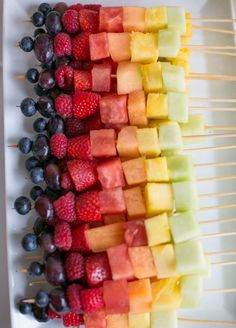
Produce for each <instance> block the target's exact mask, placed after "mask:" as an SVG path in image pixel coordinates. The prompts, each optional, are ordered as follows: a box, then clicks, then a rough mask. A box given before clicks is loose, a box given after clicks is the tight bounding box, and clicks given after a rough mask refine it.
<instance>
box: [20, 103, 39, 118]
mask: <svg viewBox="0 0 236 328" xmlns="http://www.w3.org/2000/svg"><path fill="white" fill-rule="evenodd" d="M20 109H21V112H22V114H23V115H25V116H27V117H31V116H33V115H35V114H36V112H37V108H36V103H35V101H34V100H33V99H32V98H25V99H23V100H22V102H21V104H20Z"/></svg>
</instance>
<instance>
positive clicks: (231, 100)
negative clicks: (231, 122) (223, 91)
mask: <svg viewBox="0 0 236 328" xmlns="http://www.w3.org/2000/svg"><path fill="white" fill-rule="evenodd" d="M189 101H190V102H215V103H236V98H197V97H190V98H189Z"/></svg>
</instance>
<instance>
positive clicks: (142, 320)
mask: <svg viewBox="0 0 236 328" xmlns="http://www.w3.org/2000/svg"><path fill="white" fill-rule="evenodd" d="M137 327H142V328H150V313H138V314H136V313H129V328H137Z"/></svg>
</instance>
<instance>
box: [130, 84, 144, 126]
mask: <svg viewBox="0 0 236 328" xmlns="http://www.w3.org/2000/svg"><path fill="white" fill-rule="evenodd" d="M128 114H129V122H130V125H135V126H138V127H145V126H147V125H148V120H147V117H146V99H145V93H144V91H134V92H131V93H130V94H129V95H128Z"/></svg>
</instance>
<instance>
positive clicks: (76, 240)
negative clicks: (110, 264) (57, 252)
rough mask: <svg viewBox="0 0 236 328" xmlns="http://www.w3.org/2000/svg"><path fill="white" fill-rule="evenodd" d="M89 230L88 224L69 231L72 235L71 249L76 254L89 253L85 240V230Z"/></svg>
mask: <svg viewBox="0 0 236 328" xmlns="http://www.w3.org/2000/svg"><path fill="white" fill-rule="evenodd" d="M88 229H89V225H88V224H83V225H81V226H78V227H74V228H72V229H71V233H72V247H71V249H72V250H73V251H76V252H89V251H90V248H89V245H88V241H87V239H86V230H88Z"/></svg>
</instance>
